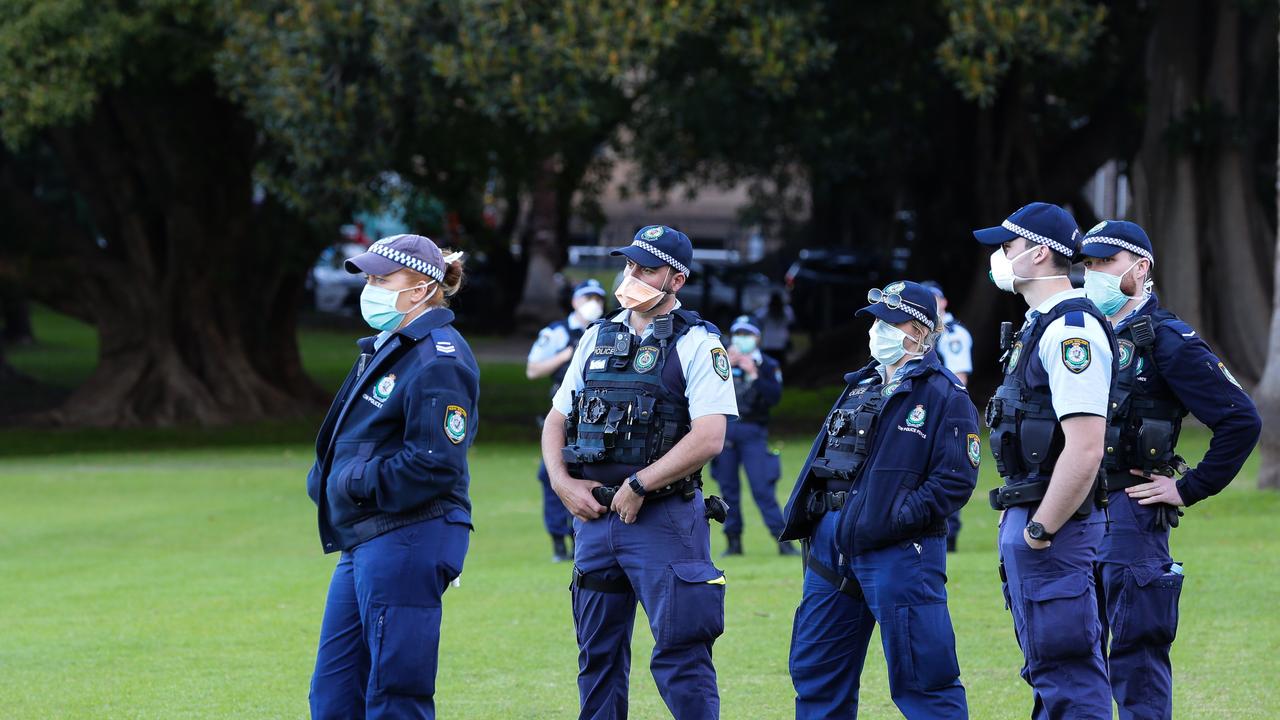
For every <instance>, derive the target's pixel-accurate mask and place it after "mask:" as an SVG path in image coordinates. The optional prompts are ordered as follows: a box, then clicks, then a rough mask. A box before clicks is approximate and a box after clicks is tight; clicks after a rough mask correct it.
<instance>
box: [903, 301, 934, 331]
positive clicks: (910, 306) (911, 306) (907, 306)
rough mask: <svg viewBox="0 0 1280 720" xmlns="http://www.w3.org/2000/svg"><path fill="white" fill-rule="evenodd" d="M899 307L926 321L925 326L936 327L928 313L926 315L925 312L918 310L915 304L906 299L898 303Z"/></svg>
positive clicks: (931, 328)
mask: <svg viewBox="0 0 1280 720" xmlns="http://www.w3.org/2000/svg"><path fill="white" fill-rule="evenodd" d="M897 309H898V310H901V311H902V312H904V313H906V314H908V315H910V316H911V317H913V318H915V319H917V320H919V321H920V322H922V323H924V326H925V327H927V328H929V329H930V330H933V329H934V328H933V321H932V320H930V319H929V316H928V315H925V314H924V313H922V312H920V311H919V310H917V309H916V307H915V305H914V304H912V303H909V302H907V301H906V300H903V301H902V302H900V303H898V308H897Z"/></svg>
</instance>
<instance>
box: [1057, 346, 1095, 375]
mask: <svg viewBox="0 0 1280 720" xmlns="http://www.w3.org/2000/svg"><path fill="white" fill-rule="evenodd" d="M1091 362H1093V355H1092V353H1090V351H1089V341H1088V340H1085V339H1084V338H1067V339H1066V340H1063V341H1062V364H1063V365H1064V366H1066V368H1067V369H1068V370H1070V371H1071V372H1073V373H1075V374H1076V375H1079V374H1080V373H1082V372H1084V371H1085V370H1087V369H1088V368H1089V363H1091Z"/></svg>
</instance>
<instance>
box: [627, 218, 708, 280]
mask: <svg viewBox="0 0 1280 720" xmlns="http://www.w3.org/2000/svg"><path fill="white" fill-rule="evenodd" d="M609 254H610V255H624V256H626V258H627V259H628V260H630V261H631V262H633V263H635V264H637V265H639V266H641V267H649V268H654V267H662V266H663V265H670V266H671V267H673V268H675V269H676V272H679V273H683V274H684V276H685V277H688V276H689V264H690V263H692V262H693V243H691V242H689V236H688V235H685V234H684V233H682V232H680V231H679V230H676V229H674V228H669V227H667V226H666V225H649V226H647V227H642V228H640V232H637V233H636V236H635V238H634V239H633V240H632V241H631V244H630V245H628V246H627V247H624V248H618V249H617V250H614V251H613V252H611V253H609Z"/></svg>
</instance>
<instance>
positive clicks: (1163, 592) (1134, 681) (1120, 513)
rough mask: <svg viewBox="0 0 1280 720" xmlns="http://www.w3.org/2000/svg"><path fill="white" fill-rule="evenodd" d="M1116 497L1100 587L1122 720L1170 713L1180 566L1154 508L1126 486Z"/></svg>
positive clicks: (1100, 570)
mask: <svg viewBox="0 0 1280 720" xmlns="http://www.w3.org/2000/svg"><path fill="white" fill-rule="evenodd" d="M1110 498H1111V504H1110V510H1111V525H1110V528H1109V529H1108V531H1107V534H1106V535H1105V536H1104V537H1103V539H1102V546H1101V547H1100V548H1099V551H1098V584H1099V588H1100V595H1101V596H1102V597H1101V600H1100V603H1099V606H1100V610H1101V611H1102V630H1103V642H1104V644H1105V643H1106V641H1107V635H1108V634H1109V635H1110V647H1108V648H1106V649H1107V667H1108V672H1109V673H1110V675H1111V694H1112V696H1113V697H1115V700H1116V705H1118V706H1119V708H1120V717H1121V718H1122V719H1123V720H1130V719H1132V720H1139V719H1141V720H1157V719H1159V718H1171V717H1173V666H1172V665H1171V664H1170V662H1169V649H1170V647H1171V646H1172V645H1173V638H1174V635H1175V634H1176V633H1177V631H1178V598H1179V596H1180V595H1181V594H1182V581H1183V576H1182V574H1181V572H1180V571H1181V569H1182V567H1181V565H1178V566H1177V568H1175V567H1174V565H1175V563H1174V561H1173V558H1172V557H1171V556H1170V555H1169V530H1168V529H1167V528H1157V527H1156V513H1157V511H1156V509H1155V507H1156V506H1154V505H1139V504H1138V501H1137V500H1132V499H1130V498H1129V496H1128V495H1127V494H1126V493H1125V492H1124V491H1123V490H1121V491H1116V492H1112V493H1111V494H1110ZM1175 569H1176V570H1177V571H1178V572H1175Z"/></svg>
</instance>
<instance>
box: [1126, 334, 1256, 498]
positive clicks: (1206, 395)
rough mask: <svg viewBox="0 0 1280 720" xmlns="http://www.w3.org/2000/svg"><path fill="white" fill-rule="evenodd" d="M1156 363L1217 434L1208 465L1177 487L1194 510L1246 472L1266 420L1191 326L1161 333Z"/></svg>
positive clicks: (1198, 467)
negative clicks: (1194, 507) (1245, 469)
mask: <svg viewBox="0 0 1280 720" xmlns="http://www.w3.org/2000/svg"><path fill="white" fill-rule="evenodd" d="M1155 361H1156V367H1157V368H1159V370H1160V375H1161V377H1162V378H1164V381H1165V382H1166V383H1167V384H1168V385H1169V388H1170V389H1171V390H1173V392H1174V394H1175V395H1177V396H1178V399H1179V400H1181V401H1182V404H1183V405H1184V406H1186V408H1187V410H1189V411H1191V414H1192V415H1195V416H1196V419H1198V420H1199V421H1200V422H1202V423H1204V424H1205V425H1206V426H1207V427H1208V428H1209V430H1210V431H1211V432H1212V433H1213V437H1212V438H1211V439H1210V440H1209V450H1208V451H1207V452H1206V453H1205V454H1204V459H1202V460H1201V461H1200V463H1199V464H1198V465H1196V467H1195V468H1194V469H1193V470H1190V471H1189V472H1187V474H1186V475H1184V476H1183V477H1182V478H1181V479H1180V480H1178V481H1177V492H1178V495H1179V496H1181V498H1182V502H1183V503H1184V504H1186V505H1193V504H1195V503H1197V502H1199V501H1201V500H1203V499H1205V498H1207V497H1209V496H1210V495H1216V494H1218V493H1219V492H1221V491H1222V489H1223V488H1225V487H1226V486H1227V484H1228V483H1230V482H1231V481H1232V479H1234V478H1235V476H1236V474H1237V473H1239V472H1240V468H1241V467H1243V466H1244V462H1245V460H1247V459H1248V458H1249V453H1251V452H1253V448H1254V446H1255V445H1257V443H1258V437H1259V436H1260V435H1261V434H1262V418H1261V417H1259V416H1258V408H1257V407H1256V406H1255V405H1254V404H1253V400H1252V399H1251V398H1250V397H1249V395H1248V393H1246V392H1245V391H1244V390H1243V389H1241V388H1240V386H1239V385H1237V384H1236V383H1235V381H1234V378H1232V377H1231V376H1230V375H1229V374H1228V372H1229V371H1227V370H1226V365H1225V364H1223V363H1222V362H1221V361H1220V360H1219V359H1218V357H1217V356H1216V355H1214V354H1213V351H1212V350H1210V349H1209V346H1208V345H1206V344H1205V343H1204V341H1203V340H1201V339H1200V336H1199V335H1197V334H1195V333H1194V331H1192V329H1191V328H1190V327H1189V326H1187V325H1186V324H1185V323H1182V322H1170V323H1167V324H1166V325H1164V326H1162V327H1161V328H1160V330H1159V331H1158V332H1157V335H1156V347H1155ZM1139 502H1143V501H1142V500H1139ZM1151 502H1155V500H1152V501H1151Z"/></svg>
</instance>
